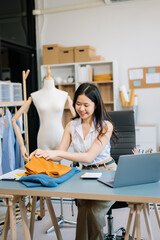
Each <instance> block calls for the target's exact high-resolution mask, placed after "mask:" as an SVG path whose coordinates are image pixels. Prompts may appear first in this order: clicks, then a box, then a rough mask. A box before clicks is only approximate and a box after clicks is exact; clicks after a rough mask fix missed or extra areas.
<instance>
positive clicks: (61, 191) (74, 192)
mask: <svg viewBox="0 0 160 240" xmlns="http://www.w3.org/2000/svg"><path fill="white" fill-rule="evenodd" d="M84 172H85V171H84V170H82V171H81V172H79V173H77V174H75V175H74V176H73V177H72V178H70V179H69V180H67V181H66V182H64V183H61V184H59V185H58V186H57V187H52V188H48V187H35V188H27V187H26V186H25V185H23V184H21V183H20V182H16V181H13V182H12V181H0V194H12V195H21V196H25V195H30V196H43V197H63V198H80V199H93V200H94V199H95V200H114V201H127V202H137V203H138V202H141V203H142V202H143V203H149V202H152V203H159V202H160V182H157V183H151V184H143V185H136V186H129V187H121V188H114V189H113V188H110V187H107V186H106V185H104V184H102V183H100V182H98V181H97V180H93V179H92V180H91V179H87V180H84V179H81V178H80V176H81V175H82V173H84ZM101 172H102V173H103V176H104V175H107V176H110V175H112V174H113V172H112V171H101Z"/></svg>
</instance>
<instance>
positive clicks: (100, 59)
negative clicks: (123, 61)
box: [90, 56, 105, 62]
mask: <svg viewBox="0 0 160 240" xmlns="http://www.w3.org/2000/svg"><path fill="white" fill-rule="evenodd" d="M104 60H105V57H103V56H93V57H91V58H90V61H91V62H92V61H93V62H94V61H104Z"/></svg>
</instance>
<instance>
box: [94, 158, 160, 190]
mask: <svg viewBox="0 0 160 240" xmlns="http://www.w3.org/2000/svg"><path fill="white" fill-rule="evenodd" d="M159 180H160V153H150V154H136V155H134V154H133V155H132V154H131V155H123V156H120V157H119V160H118V166H117V170H116V172H115V175H114V178H112V179H109V178H107V176H106V177H105V176H104V177H103V175H102V177H101V178H99V179H98V181H99V182H102V183H104V184H106V185H108V186H110V187H113V188H116V187H125V186H131V185H137V184H145V183H153V182H158V181H159Z"/></svg>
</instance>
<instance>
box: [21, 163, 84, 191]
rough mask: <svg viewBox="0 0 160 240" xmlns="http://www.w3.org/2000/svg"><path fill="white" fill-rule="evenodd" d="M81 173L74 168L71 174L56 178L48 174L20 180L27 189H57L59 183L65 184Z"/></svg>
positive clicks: (30, 176)
mask: <svg viewBox="0 0 160 240" xmlns="http://www.w3.org/2000/svg"><path fill="white" fill-rule="evenodd" d="M78 172H80V170H78V169H77V168H74V167H73V168H72V169H71V170H70V171H69V172H67V173H66V174H64V175H63V176H60V177H57V178H54V177H51V176H48V175H46V174H36V175H29V176H27V177H25V176H23V177H21V178H20V179H19V181H20V182H21V183H23V184H24V185H25V186H27V187H41V186H43V187H57V186H58V184H59V183H63V182H65V181H67V180H68V179H70V178H71V177H72V176H73V175H74V174H75V173H78Z"/></svg>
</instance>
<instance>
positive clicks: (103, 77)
mask: <svg viewBox="0 0 160 240" xmlns="http://www.w3.org/2000/svg"><path fill="white" fill-rule="evenodd" d="M93 80H94V81H111V80H112V74H111V73H106V74H100V75H95V76H94V78H93Z"/></svg>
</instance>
